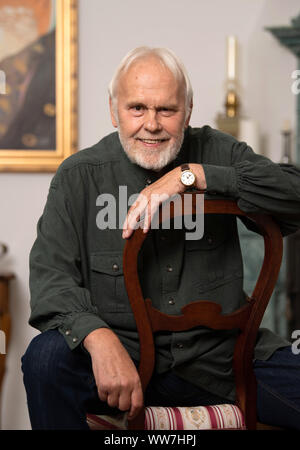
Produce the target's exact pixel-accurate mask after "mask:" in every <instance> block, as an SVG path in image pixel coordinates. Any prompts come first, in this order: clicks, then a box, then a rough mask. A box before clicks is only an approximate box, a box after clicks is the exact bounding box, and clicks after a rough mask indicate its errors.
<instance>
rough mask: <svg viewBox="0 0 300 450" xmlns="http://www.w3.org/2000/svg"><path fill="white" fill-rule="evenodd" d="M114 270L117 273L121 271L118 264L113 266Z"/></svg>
mask: <svg viewBox="0 0 300 450" xmlns="http://www.w3.org/2000/svg"><path fill="white" fill-rule="evenodd" d="M112 270H113V271H114V272H117V271H118V270H119V266H118V264H113V265H112Z"/></svg>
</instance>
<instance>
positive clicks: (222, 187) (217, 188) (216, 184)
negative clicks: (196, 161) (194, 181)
mask: <svg viewBox="0 0 300 450" xmlns="http://www.w3.org/2000/svg"><path fill="white" fill-rule="evenodd" d="M202 167H203V170H204V173H205V178H206V184H207V189H206V191H207V193H208V194H224V195H226V196H230V197H237V196H238V189H237V178H236V171H235V168H234V167H228V166H226V167H224V166H214V165H211V164H203V165H202Z"/></svg>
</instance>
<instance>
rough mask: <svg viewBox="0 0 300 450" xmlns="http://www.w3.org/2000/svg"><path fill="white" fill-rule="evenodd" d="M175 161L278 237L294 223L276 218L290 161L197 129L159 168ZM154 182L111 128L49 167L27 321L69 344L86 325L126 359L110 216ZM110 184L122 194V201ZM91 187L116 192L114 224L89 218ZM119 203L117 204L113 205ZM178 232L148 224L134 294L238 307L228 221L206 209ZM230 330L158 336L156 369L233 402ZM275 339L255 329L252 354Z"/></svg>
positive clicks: (126, 319)
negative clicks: (194, 230) (196, 167)
mask: <svg viewBox="0 0 300 450" xmlns="http://www.w3.org/2000/svg"><path fill="white" fill-rule="evenodd" d="M187 162H190V163H192V162H193V163H200V164H203V168H204V171H205V175H206V180H207V193H208V195H211V196H216V195H218V196H219V195H221V196H229V197H231V198H234V199H236V200H237V202H238V206H239V207H240V208H241V209H242V210H244V211H245V212H258V211H262V212H265V211H268V212H270V213H271V214H272V215H273V216H274V217H275V219H276V220H277V221H278V223H279V224H280V226H281V229H282V233H283V234H284V235H285V234H288V233H291V232H294V231H296V230H297V229H298V227H299V226H300V220H299V217H298V221H297V220H296V219H294V220H291V219H290V220H286V219H284V216H283V215H284V214H290V213H295V212H298V213H299V212H300V177H299V175H300V171H299V170H298V169H297V168H295V167H293V166H291V165H283V164H275V163H273V162H271V161H270V160H269V159H267V158H265V157H263V156H261V155H257V154H255V153H254V152H253V151H252V149H251V148H250V147H248V146H247V145H246V144H245V143H243V142H241V143H240V142H238V141H237V140H235V139H234V138H233V137H231V136H229V135H226V134H223V133H221V132H219V131H216V130H213V129H212V128H210V127H208V126H205V127H203V128H198V129H196V128H194V129H193V128H191V127H189V128H188V129H187V130H186V132H185V139H184V142H183V146H182V148H181V150H180V153H179V155H178V157H177V158H176V160H175V161H173V162H172V163H171V164H170V166H169V167H168V170H171V169H173V168H174V167H176V166H178V165H180V164H182V163H187ZM156 179H157V174H156V173H155V172H152V171H149V170H145V169H143V168H141V167H139V166H137V165H135V164H133V163H131V162H130V161H129V159H128V158H127V156H126V154H125V152H124V151H123V149H122V147H121V144H120V141H119V137H118V134H117V133H113V134H110V135H109V136H107V137H105V138H104V139H102V140H101V141H100V142H98V143H97V144H96V145H94V146H93V147H91V148H88V149H85V150H82V151H80V152H78V153H76V154H74V155H72V156H71V157H69V158H68V159H66V160H65V161H64V162H63V163H62V164H61V166H60V167H59V169H58V170H57V172H56V174H55V176H54V177H53V179H52V182H51V185H50V189H49V194H48V198H47V203H46V206H45V209H44V212H43V215H42V217H41V218H40V219H39V222H38V226H37V239H36V241H35V243H34V245H33V247H32V250H31V254H30V290H31V308H32V312H31V316H30V319H29V323H30V324H31V325H32V326H34V327H36V328H38V329H39V330H41V331H45V330H48V329H54V328H57V329H58V330H59V331H60V332H61V333H62V334H63V335H64V336H65V339H66V341H67V343H68V345H69V347H70V349H74V348H75V347H76V346H77V345H79V344H80V343H81V342H82V340H83V339H84V337H85V336H86V335H87V334H88V333H90V332H91V331H93V330H94V329H96V328H100V327H109V328H111V329H113V330H114V331H115V333H116V334H117V335H118V336H119V338H120V340H121V342H122V343H123V345H124V346H125V348H126V349H127V350H128V352H129V354H130V355H131V357H132V358H134V359H135V360H138V358H139V342H138V335H137V331H136V325H135V321H134V318H133V314H132V312H131V308H130V304H129V300H128V297H127V293H126V290H125V286H124V278H123V267H122V254H123V248H124V244H125V241H124V240H123V239H122V226H120V227H119V219H120V225H122V217H123V216H124V207H125V214H126V211H127V209H128V208H127V205H126V202H127V199H128V198H129V197H130V196H131V195H133V194H137V193H139V192H140V191H141V190H142V189H143V188H144V187H145V186H146V185H147V184H149V183H150V182H154V181H155V180H156ZM120 186H123V187H126V188H123V189H126V190H127V198H126V199H125V202H124V198H123V193H122V194H120V189H119V187H120ZM102 194H110V197H109V198H110V199H112V198H115V199H116V214H117V216H116V228H115V229H100V228H99V226H98V225H97V217H99V216H98V214H99V212H100V211H101V210H102V208H103V206H99V197H98V196H99V195H102ZM120 195H121V196H122V198H119V196H120ZM112 196H114V197H112ZM97 198H98V200H97ZM107 198H108V197H107ZM119 200H120V204H121V207H122V208H123V211H119ZM124 203H125V206H124ZM102 211H103V210H102ZM123 218H124V217H123ZM184 237H185V233H184V230H178V229H172V230H164V229H157V230H151V232H150V233H149V236H148V237H147V239H146V241H145V243H144V246H143V248H142V251H141V253H140V256H139V271H140V274H141V284H142V290H143V293H144V296H145V297H148V298H151V300H152V303H153V305H154V306H155V307H157V308H158V309H160V310H161V311H163V312H165V313H168V314H180V309H181V307H182V306H184V305H185V304H186V303H189V302H191V301H194V300H200V299H203V300H211V301H215V302H218V303H220V304H221V305H222V308H223V312H224V313H228V312H231V311H233V310H235V309H237V308H238V307H240V306H241V305H242V304H243V303H244V302H245V295H244V292H243V265H242V258H241V251H240V245H239V239H238V233H237V223H236V218H235V217H233V216H230V215H227V216H226V215H214V216H212V215H208V216H206V217H205V228H204V236H203V238H202V239H200V240H197V241H192V240H185V238H184ZM248 294H250V293H248ZM235 335H236V334H235V332H234V331H214V330H208V329H207V328H204V327H198V328H196V329H193V330H191V331H185V332H174V333H166V332H163V333H158V334H157V335H156V338H155V342H156V348H157V354H156V371H157V372H159V373H161V372H164V371H167V370H170V369H172V370H174V371H175V372H176V373H177V374H178V375H179V376H181V377H183V378H185V379H188V380H190V381H191V382H193V383H194V384H197V385H199V386H200V387H204V388H205V389H206V390H209V391H212V392H214V393H216V394H219V395H221V396H223V397H227V398H228V399H233V398H234V395H235V389H234V383H233V375H232V369H231V358H232V353H233V345H234V339H235ZM285 345H288V342H287V341H285V340H284V339H282V338H281V337H279V336H276V335H274V334H273V333H271V332H270V331H268V330H265V329H261V330H260V332H259V335H258V339H257V345H256V349H255V358H258V359H266V358H268V357H269V356H270V355H271V354H272V353H273V352H274V351H275V350H276V349H277V348H279V347H282V346H285Z"/></svg>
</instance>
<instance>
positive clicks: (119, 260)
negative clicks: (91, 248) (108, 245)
mask: <svg viewBox="0 0 300 450" xmlns="http://www.w3.org/2000/svg"><path fill="white" fill-rule="evenodd" d="M91 269H92V270H94V271H96V272H101V273H105V274H107V275H112V276H117V275H122V274H123V253H120V252H109V253H103V252H101V253H92V254H91Z"/></svg>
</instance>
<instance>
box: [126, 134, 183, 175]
mask: <svg viewBox="0 0 300 450" xmlns="http://www.w3.org/2000/svg"><path fill="white" fill-rule="evenodd" d="M118 132H119V138H120V141H121V144H122V147H123V149H124V151H125V153H126V155H127V156H128V158H129V159H130V161H131V162H132V163H134V164H137V165H139V166H141V167H143V168H144V169H148V170H154V171H157V172H158V171H160V170H161V169H163V168H164V167H166V166H167V165H168V164H170V162H172V161H174V159H175V158H176V157H177V155H178V153H179V151H180V149H181V145H182V142H183V139H184V129H183V130H182V133H181V134H180V135H179V136H178V137H177V138H176V141H175V142H174V143H173V144H170V145H168V146H167V148H165V149H164V150H161V151H160V152H159V151H157V150H154V151H153V150H151V149H150V148H147V149H145V151H143V150H139V149H134V148H132V147H131V145H130V143H129V140H128V139H127V138H125V137H124V136H123V134H122V131H121V130H120V127H119V128H118ZM150 156H151V158H150ZM154 158H155V160H154Z"/></svg>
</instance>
